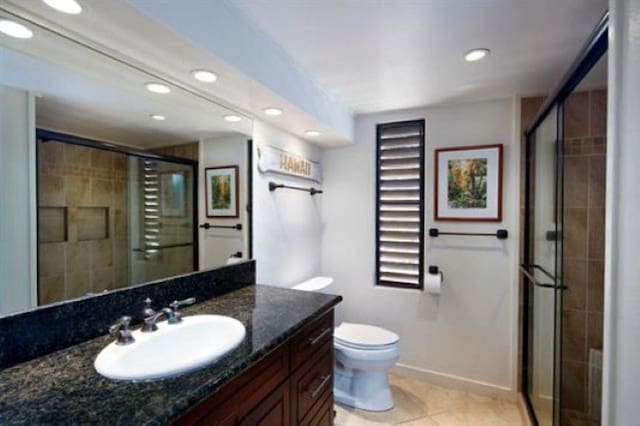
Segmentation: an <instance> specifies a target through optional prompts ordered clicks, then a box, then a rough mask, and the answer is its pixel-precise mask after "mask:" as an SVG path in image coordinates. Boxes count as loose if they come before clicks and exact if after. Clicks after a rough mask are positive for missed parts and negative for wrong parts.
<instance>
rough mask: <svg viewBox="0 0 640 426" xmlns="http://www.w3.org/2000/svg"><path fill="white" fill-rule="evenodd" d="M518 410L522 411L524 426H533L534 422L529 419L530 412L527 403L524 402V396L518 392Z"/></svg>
mask: <svg viewBox="0 0 640 426" xmlns="http://www.w3.org/2000/svg"><path fill="white" fill-rule="evenodd" d="M517 404H518V409H519V410H520V417H522V424H523V425H524V426H533V422H532V421H531V418H530V417H529V410H528V409H527V402H526V401H525V400H524V395H523V394H522V393H520V392H518V402H517Z"/></svg>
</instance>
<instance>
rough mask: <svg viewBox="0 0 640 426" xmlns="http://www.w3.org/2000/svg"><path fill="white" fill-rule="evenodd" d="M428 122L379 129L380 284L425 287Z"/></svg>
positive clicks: (377, 222)
mask: <svg viewBox="0 0 640 426" xmlns="http://www.w3.org/2000/svg"><path fill="white" fill-rule="evenodd" d="M424 124H425V123H424V120H416V121H404V122H398V123H385V124H379V125H378V126H377V152H376V154H377V176H376V178H377V182H376V185H377V191H376V197H377V200H376V240H377V241H376V283H377V284H378V285H383V286H392V287H408V288H420V289H421V288H422V287H423V285H422V279H423V269H424V268H423V262H424V261H423V258H424V256H423V254H424V253H423V252H424Z"/></svg>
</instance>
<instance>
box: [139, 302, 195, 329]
mask: <svg viewBox="0 0 640 426" xmlns="http://www.w3.org/2000/svg"><path fill="white" fill-rule="evenodd" d="M144 303H145V308H144V311H143V312H142V315H143V318H144V322H143V325H142V329H141V331H142V332H143V333H150V332H152V331H156V330H157V329H158V325H157V322H158V321H159V320H160V318H162V317H165V318H167V322H168V323H169V324H177V323H179V322H181V321H182V314H181V313H180V312H179V311H178V309H180V308H181V307H183V306H188V305H193V304H194V303H196V298H195V297H190V298H188V299H185V300H181V301H177V300H175V301H173V302H172V303H170V304H169V307H168V308H164V309H162V310H161V311H160V312H156V311H154V310H153V308H152V307H151V299H149V298H147V299H146V300H145V301H144Z"/></svg>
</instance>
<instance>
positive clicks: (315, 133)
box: [304, 130, 321, 138]
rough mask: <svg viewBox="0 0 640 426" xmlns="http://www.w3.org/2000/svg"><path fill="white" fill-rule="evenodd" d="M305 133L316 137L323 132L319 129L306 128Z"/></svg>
mask: <svg viewBox="0 0 640 426" xmlns="http://www.w3.org/2000/svg"><path fill="white" fill-rule="evenodd" d="M304 134H305V135H307V136H310V137H312V138H315V137H317V136H320V134H321V133H320V132H319V131H317V130H305V132H304Z"/></svg>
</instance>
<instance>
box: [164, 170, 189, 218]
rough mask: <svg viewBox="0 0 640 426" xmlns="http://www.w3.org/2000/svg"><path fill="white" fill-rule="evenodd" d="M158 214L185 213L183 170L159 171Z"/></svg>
mask: <svg viewBox="0 0 640 426" xmlns="http://www.w3.org/2000/svg"><path fill="white" fill-rule="evenodd" d="M159 177H160V215H161V216H165V217H184V216H186V215H187V179H186V176H185V172H171V173H160V175H159Z"/></svg>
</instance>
